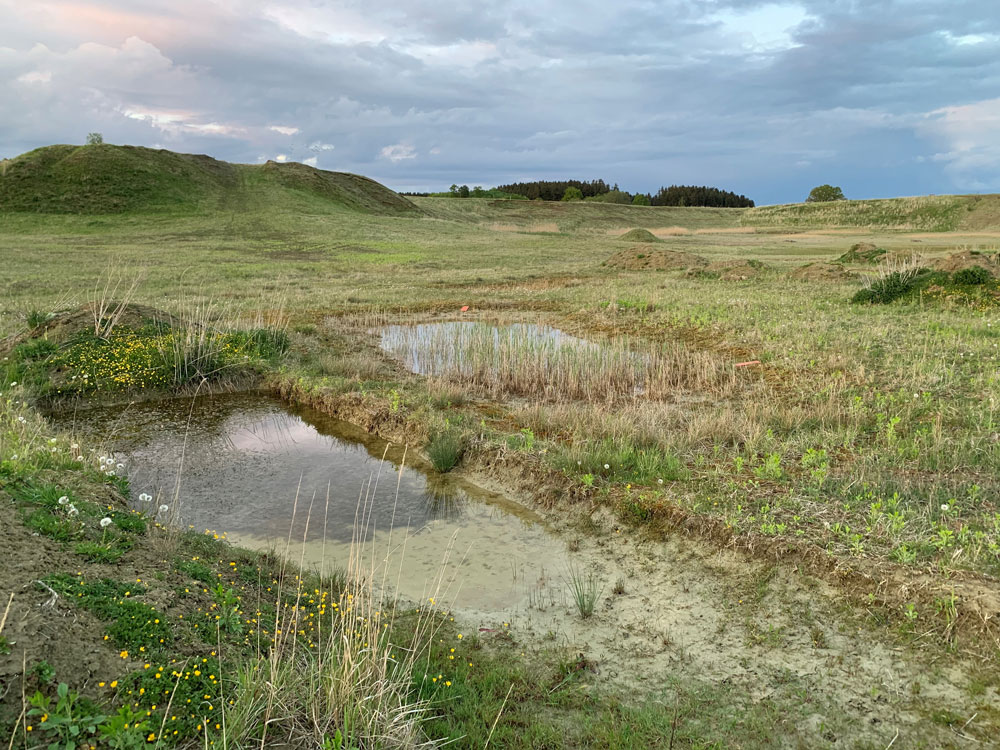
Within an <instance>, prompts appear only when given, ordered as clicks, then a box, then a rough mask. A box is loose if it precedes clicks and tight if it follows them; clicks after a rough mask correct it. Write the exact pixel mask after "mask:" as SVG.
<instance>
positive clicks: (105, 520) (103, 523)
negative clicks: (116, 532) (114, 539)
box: [101, 516, 111, 529]
mask: <svg viewBox="0 0 1000 750" xmlns="http://www.w3.org/2000/svg"><path fill="white" fill-rule="evenodd" d="M110 525H111V519H110V518H108V517H107V516H105V517H104V518H102V519H101V528H102V529H106V528H108V526H110Z"/></svg>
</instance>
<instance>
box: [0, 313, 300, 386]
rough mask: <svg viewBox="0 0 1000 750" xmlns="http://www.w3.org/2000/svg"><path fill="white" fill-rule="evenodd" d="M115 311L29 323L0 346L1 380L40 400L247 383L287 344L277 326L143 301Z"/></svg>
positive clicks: (274, 360)
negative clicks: (183, 316)
mask: <svg viewBox="0 0 1000 750" xmlns="http://www.w3.org/2000/svg"><path fill="white" fill-rule="evenodd" d="M116 310H117V306H109V309H108V310H105V311H103V312H104V314H103V315H98V316H96V317H95V315H94V312H93V307H92V306H88V307H84V308H81V309H77V310H72V311H67V312H64V313H60V314H57V315H52V316H46V317H44V319H42V320H41V321H33V322H36V323H37V325H36V326H35V327H34V328H33V329H32V330H31V331H29V332H27V333H26V334H24V335H22V336H20V337H18V338H16V339H13V340H10V341H8V342H5V344H4V346H2V347H0V354H2V355H3V359H2V362H0V377H3V378H4V379H5V381H4V382H15V383H20V384H22V386H24V387H25V388H27V389H29V390H30V391H31V393H32V395H33V396H34V397H36V398H39V399H45V400H52V399H61V398H66V397H71V396H84V395H91V394H96V395H101V394H114V393H134V392H138V391H172V390H175V389H179V388H183V387H185V386H187V385H192V384H195V385H196V384H198V383H201V382H209V383H217V384H222V385H234V384H237V383H239V384H246V383H248V382H251V381H253V380H255V379H256V378H257V377H258V375H259V373H260V372H261V370H262V369H263V368H264V367H265V366H266V365H268V364H273V363H275V362H277V361H278V360H279V359H280V358H281V357H282V356H283V355H284V354H285V352H286V351H287V350H288V346H289V340H288V335H287V333H286V332H285V331H284V330H283V329H282V328H277V327H275V328H249V329H248V328H240V327H238V326H235V325H224V326H219V325H209V324H208V323H207V322H204V321H198V322H193V321H182V320H178V319H176V318H173V317H171V316H167V315H165V314H164V313H162V312H160V311H158V310H155V309H153V308H149V307H145V306H141V305H125V306H123V307H122V308H121V309H120V310H119V311H118V312H117V313H116ZM97 320H99V321H100V325H99V326H98V325H97V322H96V321H97Z"/></svg>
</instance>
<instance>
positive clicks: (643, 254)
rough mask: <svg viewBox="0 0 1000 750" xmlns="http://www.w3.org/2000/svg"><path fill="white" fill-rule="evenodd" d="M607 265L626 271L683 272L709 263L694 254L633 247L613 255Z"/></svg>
mask: <svg viewBox="0 0 1000 750" xmlns="http://www.w3.org/2000/svg"><path fill="white" fill-rule="evenodd" d="M605 265H608V266H611V267H612V268H621V269H623V270H626V271H678V270H681V271H683V270H684V269H687V268H702V267H704V266H707V265H708V261H707V260H705V259H704V258H702V257H701V256H700V255H694V254H693V253H683V252H677V251H674V250H657V249H650V250H647V249H645V248H635V247H631V248H629V249H628V250H621V251H619V252H617V253H615V254H614V255H612V256H611V257H610V258H608V260H607V261H606V262H605Z"/></svg>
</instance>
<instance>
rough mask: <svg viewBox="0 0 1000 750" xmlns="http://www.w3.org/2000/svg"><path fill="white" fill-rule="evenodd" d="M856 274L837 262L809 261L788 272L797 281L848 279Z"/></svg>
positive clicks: (789, 276)
mask: <svg viewBox="0 0 1000 750" xmlns="http://www.w3.org/2000/svg"><path fill="white" fill-rule="evenodd" d="M855 275H856V274H853V273H851V272H850V271H848V270H847V269H846V268H844V267H843V266H839V265H837V264H835V263H825V262H822V261H820V262H818V263H807V264H806V265H804V266H799V267H798V268H796V269H794V270H792V271H789V272H788V278H790V279H795V280H796V281H847V280H849V279H853V278H854V277H855Z"/></svg>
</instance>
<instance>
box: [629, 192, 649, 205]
mask: <svg viewBox="0 0 1000 750" xmlns="http://www.w3.org/2000/svg"><path fill="white" fill-rule="evenodd" d="M632 205H633V206H648V205H649V196H648V195H644V194H643V193H636V195H635V197H634V198H633V199H632Z"/></svg>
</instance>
